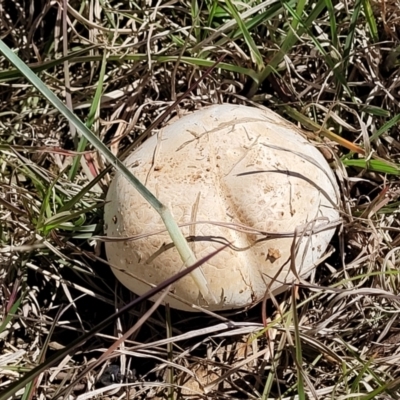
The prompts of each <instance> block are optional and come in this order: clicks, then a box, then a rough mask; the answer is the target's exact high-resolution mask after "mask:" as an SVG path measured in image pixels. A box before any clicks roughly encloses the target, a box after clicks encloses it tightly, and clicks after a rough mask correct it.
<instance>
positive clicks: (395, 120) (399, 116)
mask: <svg viewBox="0 0 400 400" xmlns="http://www.w3.org/2000/svg"><path fill="white" fill-rule="evenodd" d="M399 123H400V114H397V115H395V116H394V117H393V118H392V119H391V120H390V121H388V122H386V123H385V124H384V125H382V126H381V127H380V129H378V130H377V131H376V132H375V133H374V134H373V135H372V136H371V137H370V139H369V140H370V141H371V142H373V141H374V140H376V139H378V138H379V137H380V136H381V135H383V134H384V133H386V132H387V131H388V130H389V129H390V128H393V127H394V126H396V125H398V124H399Z"/></svg>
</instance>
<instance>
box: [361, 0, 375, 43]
mask: <svg viewBox="0 0 400 400" xmlns="http://www.w3.org/2000/svg"><path fill="white" fill-rule="evenodd" d="M362 3H363V9H364V14H365V18H366V20H367V24H368V27H369V31H370V32H371V37H372V40H373V41H374V42H377V41H378V40H379V33H378V27H377V25H376V21H375V16H374V12H373V10H372V7H371V2H370V0H362Z"/></svg>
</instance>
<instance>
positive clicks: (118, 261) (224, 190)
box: [104, 104, 339, 310]
mask: <svg viewBox="0 0 400 400" xmlns="http://www.w3.org/2000/svg"><path fill="white" fill-rule="evenodd" d="M160 135H161V140H159V139H157V137H155V136H153V137H151V138H149V139H148V140H147V141H146V142H145V143H144V144H143V145H142V146H140V147H139V148H138V149H137V150H136V151H135V152H134V153H132V154H131V155H130V156H129V158H128V159H127V160H126V164H127V165H128V166H129V165H135V167H134V168H133V169H132V172H133V173H134V174H135V176H136V177H137V178H138V179H139V180H141V181H142V182H144V181H145V180H146V179H147V181H146V182H147V184H146V186H147V187H148V188H149V189H150V190H151V191H152V192H153V193H155V194H156V195H157V197H158V198H159V200H160V201H161V202H162V203H164V204H165V205H166V206H167V207H169V208H170V210H171V211H172V213H173V215H174V218H175V220H176V221H177V222H178V224H183V225H185V226H183V227H182V231H183V233H184V235H185V236H186V237H188V238H189V241H190V245H191V246H192V248H193V250H194V252H195V255H196V257H197V258H198V259H201V258H202V257H204V256H206V255H207V254H209V253H211V252H212V251H214V250H216V249H217V248H219V247H220V246H221V244H223V243H227V242H229V243H231V244H232V246H231V247H228V248H226V249H225V250H224V251H222V252H221V253H219V254H218V255H217V256H215V257H214V258H212V259H211V260H210V261H209V262H207V263H206V264H204V265H203V266H202V270H203V272H204V275H205V276H206V278H207V280H208V284H209V287H210V289H211V291H212V292H213V294H214V296H215V298H217V299H219V300H220V302H219V303H218V304H209V305H206V304H204V302H202V300H201V296H200V294H199V289H198V288H197V286H196V285H195V283H194V281H193V279H192V277H191V276H187V277H185V278H183V279H182V280H180V281H179V282H177V283H176V284H175V285H174V293H175V295H176V296H178V297H180V298H182V299H184V300H186V301H187V302H189V303H194V304H201V305H202V306H207V307H208V308H209V309H211V310H223V309H232V308H239V307H243V306H248V305H250V304H252V303H253V302H254V301H258V300H260V299H261V298H263V296H264V294H265V292H266V290H267V289H268V290H272V291H274V292H281V291H283V290H285V288H286V287H287V285H288V284H291V283H292V282H293V281H294V279H295V276H294V274H293V273H292V272H291V270H290V264H291V263H290V254H291V253H290V251H291V250H290V249H291V245H292V243H293V237H280V238H276V237H275V238H268V237H264V236H262V235H259V234H257V233H256V231H257V230H258V231H261V232H271V233H281V232H294V230H295V228H296V227H299V226H304V225H306V224H308V223H312V221H314V220H316V219H318V218H319V220H318V221H319V222H318V221H317V222H316V224H317V225H318V224H321V223H324V221H323V220H321V218H322V217H325V219H326V221H333V220H336V219H337V218H338V216H339V214H338V202H339V199H338V189H337V186H336V183H335V179H334V176H333V173H332V171H331V170H330V168H329V165H328V164H327V163H326V161H325V159H324V157H323V156H322V155H321V154H320V153H319V151H318V150H317V149H316V148H315V147H314V146H312V145H311V144H310V143H309V142H307V141H306V140H305V139H304V138H303V137H302V136H301V134H300V133H299V131H298V129H297V128H296V127H295V126H294V125H292V124H290V123H288V122H287V121H285V120H284V119H282V118H281V117H279V116H278V115H277V114H275V113H273V112H272V111H269V110H260V109H256V108H252V107H246V106H237V105H228V104H224V105H215V106H211V107H207V108H204V109H202V110H200V111H196V112H195V113H192V114H189V115H186V116H184V117H182V118H181V119H179V120H177V121H175V122H174V123H172V124H171V125H168V126H166V127H165V128H164V129H163V130H162V131H161V132H160ZM156 146H159V147H158V148H157V151H155V148H156ZM154 154H156V159H155V160H153V156H154ZM104 218H105V226H107V230H106V233H107V235H109V236H120V237H124V236H125V237H131V236H134V235H139V234H140V235H143V234H147V233H149V234H150V233H154V232H158V231H160V230H163V229H165V227H164V225H163V223H162V221H161V218H160V216H159V215H158V214H157V212H156V211H155V210H154V209H153V208H152V207H151V206H150V205H149V204H148V203H147V202H146V201H145V200H144V199H143V198H142V197H141V195H139V193H138V192H137V191H136V189H135V188H134V187H133V186H131V185H130V184H129V183H128V182H127V181H126V180H125V179H124V178H123V177H122V176H121V175H119V174H117V175H116V176H115V178H114V180H113V182H112V184H111V186H110V189H109V192H108V195H107V204H106V207H105V217H104ZM326 221H325V222H326ZM193 222H198V223H196V224H194V225H193ZM207 222H208V223H207ZM232 224H233V225H232ZM228 225H229V226H228ZM235 226H236V228H237V229H232V227H235ZM243 226H248V227H250V228H252V229H253V230H247V231H245V230H244V229H243ZM238 227H239V228H238ZM333 233H334V228H330V229H328V230H325V231H321V232H318V233H316V234H314V235H312V236H304V237H303V238H301V239H298V242H299V243H298V245H299V246H298V251H297V256H296V260H295V264H294V265H295V267H296V269H297V271H298V274H299V275H301V276H304V275H306V274H307V272H309V271H310V270H311V269H312V268H313V267H314V266H315V263H316V262H317V261H318V259H319V258H320V257H321V256H322V255H323V253H324V252H325V250H326V248H327V246H328V244H329V241H330V239H331V237H332V235H333ZM170 244H171V239H170V238H169V236H168V234H167V233H162V234H156V235H152V236H149V237H145V238H143V239H140V240H135V241H126V242H119V241H118V242H107V243H106V252H107V256H108V259H109V261H110V264H111V265H112V266H114V268H113V270H114V273H115V274H116V276H117V278H118V279H119V280H120V281H121V282H122V283H123V284H124V285H125V286H127V287H128V288H129V289H131V290H132V291H133V292H135V293H137V294H142V293H144V292H145V291H147V290H148V289H149V287H150V286H149V285H148V284H158V283H160V282H162V281H163V280H165V279H167V278H168V277H170V276H172V275H173V274H175V273H177V272H178V271H179V270H180V269H181V268H182V260H181V259H180V256H179V254H178V252H177V251H176V249H175V248H174V247H173V246H171V245H170ZM125 270H128V271H129V272H130V274H129V275H128V274H126V273H125V272H122V271H125ZM133 276H135V277H136V278H138V279H135V278H134V277H133ZM145 282H147V283H148V284H146V283H145ZM167 301H168V302H169V303H170V305H171V306H172V307H176V308H179V309H191V308H190V307H189V306H187V305H185V304H184V303H182V302H181V301H179V300H177V299H176V298H173V297H168V298H167Z"/></svg>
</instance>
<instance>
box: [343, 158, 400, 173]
mask: <svg viewBox="0 0 400 400" xmlns="http://www.w3.org/2000/svg"><path fill="white" fill-rule="evenodd" d="M343 164H344V165H346V166H347V167H357V168H363V169H367V170H369V171H374V172H380V173H382V174H389V175H400V165H399V166H398V167H396V166H392V165H388V164H386V163H385V162H384V161H381V160H365V159H361V160H343Z"/></svg>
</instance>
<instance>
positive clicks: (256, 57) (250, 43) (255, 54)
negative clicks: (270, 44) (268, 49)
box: [226, 0, 264, 71]
mask: <svg viewBox="0 0 400 400" xmlns="http://www.w3.org/2000/svg"><path fill="white" fill-rule="evenodd" d="M226 5H227V7H228V9H229V11H230V13H231V14H232V16H233V18H235V21H236V23H237V24H238V27H239V29H240V31H241V32H242V35H243V38H244V40H245V42H246V44H247V47H248V48H249V51H250V55H251V58H252V60H253V62H254V63H255V64H256V65H257V71H261V70H262V69H263V68H264V62H263V58H262V55H261V53H260V51H259V50H258V48H257V46H256V44H255V43H254V40H253V38H252V37H251V35H250V32H249V31H248V30H247V27H246V24H245V23H244V22H243V20H242V18H241V17H240V15H239V13H238V11H237V9H236V6H235V5H234V4H233V3H232V1H231V0H226Z"/></svg>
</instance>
